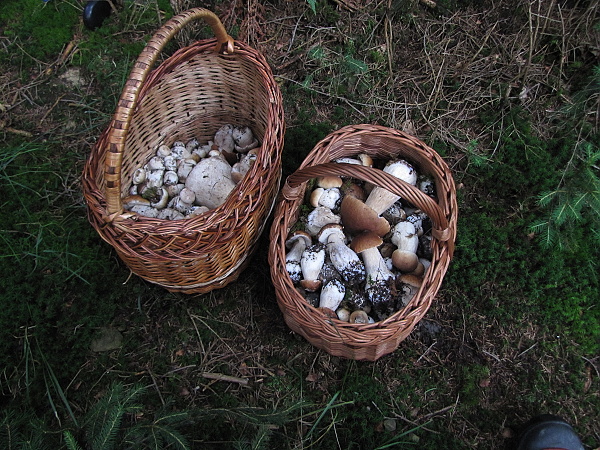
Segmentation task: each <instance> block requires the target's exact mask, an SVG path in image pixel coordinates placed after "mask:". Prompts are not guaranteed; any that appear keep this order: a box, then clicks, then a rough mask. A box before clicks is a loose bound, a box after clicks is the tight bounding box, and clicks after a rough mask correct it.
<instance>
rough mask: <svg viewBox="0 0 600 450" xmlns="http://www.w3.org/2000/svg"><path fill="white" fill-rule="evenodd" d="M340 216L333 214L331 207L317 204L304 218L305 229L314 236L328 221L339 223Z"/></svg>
mask: <svg viewBox="0 0 600 450" xmlns="http://www.w3.org/2000/svg"><path fill="white" fill-rule="evenodd" d="M340 221H341V217H340V216H338V215H336V214H334V213H333V212H332V211H331V209H329V208H326V207H324V206H317V207H316V208H315V209H313V210H312V211H311V212H310V213H309V214H308V217H307V218H306V230H307V231H308V233H309V234H310V235H311V236H316V235H317V234H318V233H319V231H320V230H321V228H323V227H324V226H325V225H327V224H330V223H340Z"/></svg>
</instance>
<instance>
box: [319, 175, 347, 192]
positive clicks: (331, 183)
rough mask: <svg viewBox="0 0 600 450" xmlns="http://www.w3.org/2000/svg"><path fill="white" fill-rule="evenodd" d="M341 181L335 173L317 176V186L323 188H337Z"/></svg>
mask: <svg viewBox="0 0 600 450" xmlns="http://www.w3.org/2000/svg"><path fill="white" fill-rule="evenodd" d="M342 183H343V181H342V179H341V178H340V177H338V176H336V175H330V176H325V177H319V178H317V186H319V187H322V188H323V189H330V188H334V187H336V188H339V187H341V186H342Z"/></svg>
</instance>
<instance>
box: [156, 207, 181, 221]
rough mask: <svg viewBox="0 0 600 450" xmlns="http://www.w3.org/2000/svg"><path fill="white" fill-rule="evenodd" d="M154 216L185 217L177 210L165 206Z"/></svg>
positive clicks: (167, 217) (165, 218)
mask: <svg viewBox="0 0 600 450" xmlns="http://www.w3.org/2000/svg"><path fill="white" fill-rule="evenodd" d="M156 218H157V219H163V220H180V219H185V216H184V215H183V214H181V213H180V212H179V211H175V210H174V209H173V208H165V209H161V210H160V211H158V215H157V216H156Z"/></svg>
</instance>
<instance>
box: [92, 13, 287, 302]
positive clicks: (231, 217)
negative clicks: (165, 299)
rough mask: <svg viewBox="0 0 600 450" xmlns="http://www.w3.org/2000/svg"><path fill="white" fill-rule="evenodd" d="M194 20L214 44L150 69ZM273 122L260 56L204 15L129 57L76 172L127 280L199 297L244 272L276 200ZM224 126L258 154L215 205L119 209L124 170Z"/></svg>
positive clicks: (272, 98)
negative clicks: (245, 131)
mask: <svg viewBox="0 0 600 450" xmlns="http://www.w3.org/2000/svg"><path fill="white" fill-rule="evenodd" d="M197 19H204V20H205V21H206V22H207V23H208V25H210V27H211V28H212V31H213V32H214V34H215V36H216V39H209V40H204V41H198V42H196V43H195V44H193V45H191V46H189V47H185V48H180V49H179V50H177V51H176V52H175V53H174V54H173V55H172V56H170V57H169V58H167V59H166V60H165V61H164V62H162V63H161V64H160V65H159V66H158V67H156V68H155V69H154V68H153V67H154V66H155V63H156V61H157V59H158V57H159V55H160V54H161V52H162V50H163V49H164V47H165V45H166V44H167V43H168V42H169V41H170V40H171V39H172V38H173V37H174V35H176V33H177V32H178V31H179V30H181V29H182V28H183V27H184V26H186V25H187V24H189V23H190V22H191V21H193V20H197ZM283 117H284V116H283V102H282V98H281V93H280V91H279V88H278V85H277V83H276V82H275V80H274V78H273V75H272V72H271V69H270V68H269V66H268V64H267V62H266V60H265V58H264V57H263V56H262V55H261V54H259V53H258V52H257V51H256V50H254V49H252V48H250V47H248V46H247V45H246V44H244V43H242V42H237V41H234V40H233V39H232V38H231V37H230V36H229V35H228V34H227V32H226V31H225V29H224V28H223V25H222V24H221V22H220V21H219V19H218V18H217V16H216V15H214V14H213V13H212V12H210V11H207V10H205V9H202V8H196V9H191V10H189V11H186V12H183V13H181V14H179V15H177V16H175V17H173V18H171V19H170V20H169V21H168V22H166V23H165V24H164V26H162V27H161V28H160V29H159V30H158V31H157V32H156V33H155V34H154V36H153V37H152V39H151V40H150V41H149V42H148V44H147V45H146V47H145V48H144V50H143V51H142V53H141V54H140V56H139V57H138V59H137V62H136V63H135V65H134V67H133V69H132V71H131V74H130V76H129V79H128V80H127V82H126V84H125V88H124V91H123V93H122V95H121V98H120V101H119V103H118V106H117V110H116V112H115V115H114V117H113V120H112V122H111V123H110V125H109V127H108V128H107V129H106V130H105V131H104V133H103V134H102V135H101V136H100V138H99V140H98V142H97V144H96V145H95V147H94V148H93V150H92V153H91V155H90V157H89V159H88V161H87V163H86V166H85V168H84V171H83V177H82V183H83V191H84V195H85V200H86V202H87V205H88V217H89V220H90V222H91V224H92V226H93V227H94V228H95V229H96V231H97V232H98V233H99V234H100V236H101V237H102V239H104V240H105V241H106V242H108V243H109V244H110V245H112V246H113V247H114V248H115V250H116V252H117V253H118V255H119V257H120V258H121V259H122V260H123V261H124V262H125V264H126V265H127V266H128V267H129V268H130V269H131V271H132V272H133V273H135V274H137V275H139V276H140V277H142V278H144V279H145V280H148V281H150V282H152V283H156V284H158V285H161V286H163V287H165V288H166V289H168V290H169V291H173V292H184V293H188V294H192V293H205V292H209V291H211V290H213V289H215V288H220V287H223V286H225V285H227V284H229V283H230V282H232V281H234V280H235V279H237V277H238V276H239V274H240V272H241V271H242V270H243V269H244V268H245V266H246V265H247V263H248V257H249V256H250V255H251V253H252V252H253V250H254V248H255V247H256V242H257V240H258V238H259V236H260V234H261V232H262V230H263V228H264V226H265V224H266V221H267V218H268V216H269V214H270V213H271V210H272V208H273V204H274V201H275V198H276V197H277V192H278V190H279V183H280V180H281V151H282V148H283V135H284V131H285V130H284V128H285V125H284V118H283ZM225 123H232V124H239V125H247V126H249V127H250V128H251V129H252V131H253V132H254V135H255V136H256V137H257V138H258V139H259V141H260V142H261V147H260V149H259V152H258V155H257V159H256V161H255V163H254V165H253V167H252V169H251V171H250V172H249V173H248V175H247V176H246V177H244V179H243V180H242V181H241V182H240V183H239V184H238V185H237V187H236V188H235V189H234V190H233V191H232V192H231V194H230V195H229V197H228V198H227V200H226V201H225V203H224V204H222V205H221V206H219V207H218V208H216V209H213V210H211V211H208V212H207V213H204V214H202V215H199V216H196V217H192V218H188V219H181V220H172V221H169V220H159V219H152V218H148V217H142V216H138V215H135V214H132V213H129V212H127V211H124V210H123V205H122V201H121V199H122V197H123V196H125V195H127V188H128V183H129V180H131V175H132V173H133V171H135V169H136V168H138V167H141V166H142V165H143V164H145V163H146V162H147V161H148V160H149V158H150V157H151V156H153V154H154V152H155V151H156V149H157V147H158V146H159V145H160V144H166V145H171V144H172V143H173V142H175V141H184V142H186V141H187V140H189V139H191V138H193V137H195V138H197V139H198V140H199V141H200V142H201V143H202V142H207V141H209V140H212V138H213V136H214V134H215V132H216V130H218V129H219V128H220V127H221V126H222V125H224V124H225Z"/></svg>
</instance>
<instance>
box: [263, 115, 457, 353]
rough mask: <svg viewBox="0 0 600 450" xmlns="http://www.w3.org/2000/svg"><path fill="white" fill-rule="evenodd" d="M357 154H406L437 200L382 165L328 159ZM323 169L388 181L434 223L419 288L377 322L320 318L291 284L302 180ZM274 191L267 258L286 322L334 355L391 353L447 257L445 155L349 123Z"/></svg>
mask: <svg viewBox="0 0 600 450" xmlns="http://www.w3.org/2000/svg"><path fill="white" fill-rule="evenodd" d="M360 153H366V154H368V155H370V156H371V157H372V158H374V159H375V158H379V159H383V160H389V159H396V158H404V159H407V160H408V161H410V162H412V163H413V164H414V165H415V166H416V168H417V171H418V172H419V173H423V174H428V175H430V176H432V177H433V179H434V180H435V186H436V190H437V193H436V194H437V202H436V201H434V200H433V199H432V198H431V197H429V196H427V195H425V194H424V193H423V192H421V191H420V190H419V189H417V188H415V187H414V186H411V185H409V184H407V183H405V182H404V181H401V180H399V179H398V178H395V177H393V176H392V175H389V174H387V173H385V172H383V171H382V170H379V169H375V168H369V167H364V166H359V165H352V164H340V163H332V162H331V161H333V160H335V159H338V158H342V157H349V156H356V155H358V154H360ZM326 175H340V176H349V177H353V178H356V179H360V180H363V181H366V182H370V183H372V184H374V185H376V186H381V187H383V188H386V189H388V190H390V191H392V192H394V193H395V194H397V195H400V196H401V197H402V198H403V199H405V200H407V201H408V202H409V203H411V204H412V205H413V206H415V207H418V208H420V209H422V210H423V211H424V212H425V213H426V214H427V215H428V216H429V218H430V219H431V221H432V223H433V230H432V236H433V239H432V250H433V260H432V263H431V266H430V268H429V270H428V271H427V272H426V275H425V277H424V280H423V284H422V286H421V288H420V290H419V291H418V292H417V294H416V295H415V296H414V297H413V298H412V300H411V301H410V302H409V304H408V305H407V306H406V307H405V308H403V309H401V310H400V311H398V312H396V313H395V314H393V315H392V316H390V317H389V318H387V319H385V320H382V321H380V322H376V323H373V324H350V323H347V322H342V321H340V320H337V319H330V318H327V317H325V316H324V315H322V314H321V313H320V312H319V311H318V310H317V309H315V308H314V307H312V306H311V305H309V303H308V302H307V301H306V299H305V298H304V297H302V295H301V294H300V293H299V292H298V291H297V290H296V289H295V287H294V285H293V283H292V280H291V278H290V277H289V275H288V273H287V271H286V264H285V257H286V248H285V241H286V239H287V237H288V235H289V232H290V229H291V228H292V227H293V226H294V224H295V223H296V221H297V220H298V218H299V210H300V206H301V205H302V204H303V203H304V198H305V191H306V188H307V182H308V181H309V180H311V179H312V178H316V177H320V176H326ZM280 197H281V198H280V200H279V201H278V204H277V208H276V210H275V214H274V222H273V224H272V228H271V233H270V239H271V245H270V248H269V263H270V266H271V277H272V280H273V284H274V286H275V289H276V295H277V302H278V305H279V308H280V309H281V311H282V313H283V317H284V319H285V322H286V323H287V325H288V326H289V327H290V328H291V329H292V330H293V331H294V332H296V333H298V334H300V335H302V336H304V337H305V338H306V339H307V340H308V341H309V342H310V343H311V344H313V345H314V346H316V347H318V348H321V349H323V350H325V351H327V352H328V353H330V354H331V355H334V356H341V357H345V358H349V359H356V360H369V361H374V360H376V359H378V358H380V357H381V356H383V355H386V354H388V353H390V352H393V351H394V350H395V349H396V348H398V346H399V344H400V342H401V341H402V340H403V339H405V338H406V336H408V334H409V333H410V332H411V331H412V330H413V328H414V327H415V325H416V324H417V322H419V320H421V318H422V317H423V316H424V315H425V313H426V312H427V310H428V309H429V307H430V305H431V303H432V301H433V299H434V297H435V295H436V294H437V292H438V289H439V287H440V285H441V283H442V279H443V277H444V275H445V273H446V270H447V268H448V264H449V263H450V260H451V258H452V253H453V250H454V240H455V237H456V220H457V205H456V190H455V186H454V180H453V178H452V175H451V173H450V170H449V168H448V166H447V165H446V163H445V162H444V160H443V159H442V158H441V157H440V156H439V155H438V154H437V153H436V152H435V151H434V150H433V149H431V148H429V147H428V146H427V145H425V144H424V143H423V142H421V141H419V140H418V139H416V138H414V137H412V136H409V135H407V134H405V133H403V132H401V131H397V130H393V129H390V128H385V127H381V126H375V125H355V126H347V127H344V128H342V129H340V130H338V131H336V132H334V133H332V134H330V135H329V136H327V137H326V138H325V139H323V140H322V141H321V142H319V143H318V144H317V145H316V146H315V148H314V149H313V150H312V151H311V152H310V154H309V155H308V156H307V157H306V159H305V160H304V162H303V163H302V165H301V166H300V168H299V169H298V170H297V171H296V172H295V173H294V174H292V175H290V176H289V177H288V178H287V180H286V183H285V185H284V186H283V189H282V191H281V196H280Z"/></svg>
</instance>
